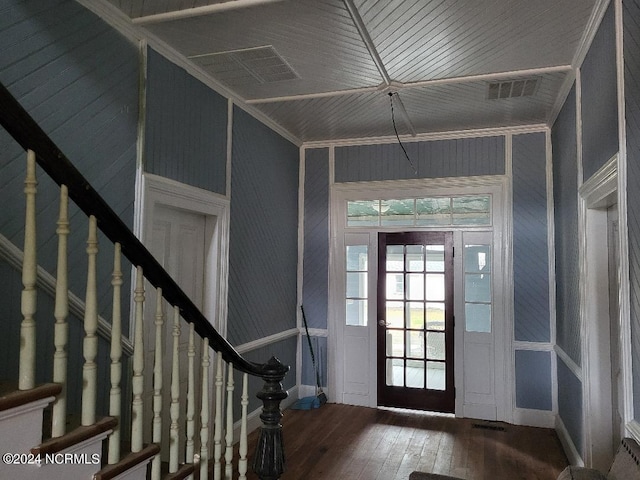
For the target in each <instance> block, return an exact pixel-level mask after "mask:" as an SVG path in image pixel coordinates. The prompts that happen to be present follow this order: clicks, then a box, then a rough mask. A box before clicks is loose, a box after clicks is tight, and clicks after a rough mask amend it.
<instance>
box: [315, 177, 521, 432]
mask: <svg viewBox="0 0 640 480" xmlns="http://www.w3.org/2000/svg"><path fill="white" fill-rule="evenodd" d="M509 186H510V179H509V177H508V176H506V175H495V176H478V177H455V178H454V177H452V178H433V179H429V178H427V179H410V180H389V181H371V182H349V183H339V184H332V185H331V187H330V226H329V229H330V232H329V234H330V252H329V309H328V322H327V330H328V338H329V345H328V368H327V371H328V379H327V380H328V385H329V391H330V392H331V400H332V401H336V402H338V403H342V401H343V400H342V399H343V395H344V372H343V363H344V352H343V343H342V342H343V334H342V333H343V328H344V325H343V319H344V312H343V310H344V305H343V303H344V279H343V276H344V272H343V271H342V268H343V266H344V245H345V234H357V235H366V234H369V235H371V234H374V236H375V239H374V240H373V241H370V242H369V249H370V253H369V255H370V258H372V259H377V233H378V232H382V231H386V232H396V231H401V230H408V229H410V230H415V231H422V230H423V231H429V230H440V231H442V230H451V231H453V232H454V244H455V245H456V246H458V247H461V246H462V245H461V239H462V235H461V232H462V231H486V230H487V227H486V226H485V227H463V228H455V227H454V228H451V226H446V227H444V226H439V227H398V228H387V227H350V228H348V229H347V228H346V202H347V200H367V199H376V198H383V199H384V198H388V199H390V198H410V197H420V196H424V195H425V192H429V193H428V195H434V196H438V195H442V196H447V195H449V196H451V195H465V194H469V195H471V194H485V193H487V194H491V195H492V196H493V198H494V213H493V215H494V222H493V225H492V227H491V228H492V231H493V245H494V247H493V248H494V254H495V255H500V256H501V262H500V265H501V271H500V272H496V273H497V277H496V282H497V284H496V285H499V288H498V291H497V292H496V293H497V295H496V297H495V299H494V300H495V304H496V306H497V307H498V308H499V309H500V310H501V319H502V320H501V322H502V323H500V324H499V325H496V333H497V336H496V343H495V345H496V348H495V356H496V365H499V367H498V368H499V370H500V372H497V374H498V376H499V378H500V379H501V380H502V381H500V380H499V379H496V382H495V385H496V410H497V418H498V420H502V421H507V422H511V421H512V419H513V407H514V403H513V402H514V399H513V398H514V395H515V379H514V374H515V373H514V359H513V321H509V320H508V319H507V317H509V318H511V317H512V315H511V312H512V311H513V291H512V288H511V287H510V285H511V283H510V279H511V278H512V276H513V274H512V258H511V257H512V249H511V240H510V239H511V235H510V233H508V232H510V228H511V225H512V218H511V217H512V208H511V205H512V201H511V197H510V188H509ZM456 239H457V240H458V243H456ZM460 258H461V256H460V255H456V257H455V258H454V268H455V275H456V277H459V275H460V274H459V269H460V265H461V263H460ZM374 263H375V262H374ZM370 274H371V275H373V276H375V277H376V278H377V265H374V264H370ZM498 277H499V278H498ZM455 281H456V282H458V279H457V278H456V280H455ZM369 288H370V290H371V289H373V290H375V286H373V287H372V286H371V285H370V286H369ZM456 303H457V302H456ZM458 308H459V307H458V306H457V305H454V311H457V310H458ZM373 310H375V309H373ZM372 315H373V316H372ZM374 315H375V311H373V312H372V309H369V319H368V320H369V321H368V328H369V359H370V360H369V363H370V365H371V367H370V369H369V371H370V375H369V382H370V388H369V396H368V399H369V400H368V406H370V407H376V406H377V388H376V385H377V383H375V382H377V374H376V373H375V372H374V371H373V370H375V358H376V357H375V353H376V341H375V339H376V327H375V325H376V321H375V320H376V319H375V318H374ZM458 318H462V317H461V316H460V315H458ZM454 342H455V344H454V367H455V370H454V377H455V386H456V390H457V392H458V395H457V398H456V407H455V414H456V415H457V416H463V415H464V399H463V394H462V393H461V392H462V391H463V385H464V371H463V365H464V363H463V360H464V359H463V348H464V335H463V333H462V328H457V329H456V331H455V336H454ZM498 362H500V363H499V364H498Z"/></svg>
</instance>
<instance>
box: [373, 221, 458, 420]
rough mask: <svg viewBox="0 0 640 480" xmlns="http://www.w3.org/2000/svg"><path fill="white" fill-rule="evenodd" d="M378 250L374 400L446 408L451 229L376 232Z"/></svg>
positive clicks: (449, 403)
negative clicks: (376, 394)
mask: <svg viewBox="0 0 640 480" xmlns="http://www.w3.org/2000/svg"><path fill="white" fill-rule="evenodd" d="M378 255H379V258H378V276H379V278H378V302H377V303H378V319H379V320H378V403H379V404H380V405H387V406H396V407H407V408H419V409H423V410H437V411H447V412H452V411H453V409H454V400H455V398H454V392H453V249H452V234H451V233H450V232H410V233H380V234H379V250H378Z"/></svg>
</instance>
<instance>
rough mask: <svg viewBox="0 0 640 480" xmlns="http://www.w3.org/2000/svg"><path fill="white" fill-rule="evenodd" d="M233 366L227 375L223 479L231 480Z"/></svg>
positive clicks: (230, 365) (231, 365) (230, 366)
mask: <svg viewBox="0 0 640 480" xmlns="http://www.w3.org/2000/svg"><path fill="white" fill-rule="evenodd" d="M233 390H234V382H233V364H231V363H230V364H229V370H228V373H227V405H226V406H227V412H226V413H227V426H226V435H225V447H226V450H225V454H224V478H225V480H231V479H232V477H233Z"/></svg>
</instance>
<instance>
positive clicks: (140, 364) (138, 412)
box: [131, 267, 144, 453]
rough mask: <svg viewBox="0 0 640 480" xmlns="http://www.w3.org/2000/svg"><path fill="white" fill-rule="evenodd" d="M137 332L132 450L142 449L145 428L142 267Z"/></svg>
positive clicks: (137, 293)
mask: <svg viewBox="0 0 640 480" xmlns="http://www.w3.org/2000/svg"><path fill="white" fill-rule="evenodd" d="M134 301H135V305H136V306H135V308H136V311H135V333H134V339H133V341H134V345H133V378H132V380H131V390H132V393H133V400H132V401H131V451H132V452H134V453H135V452H139V451H141V450H142V429H143V425H144V423H143V418H142V415H143V400H142V392H143V390H144V376H143V373H144V340H143V338H144V330H143V325H142V318H143V316H144V277H143V275H142V267H138V268H137V272H136V289H135V296H134Z"/></svg>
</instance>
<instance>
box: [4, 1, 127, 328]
mask: <svg viewBox="0 0 640 480" xmlns="http://www.w3.org/2000/svg"><path fill="white" fill-rule="evenodd" d="M0 9H1V10H2V11H3V12H6V13H5V14H4V15H2V19H1V20H0V44H1V45H2V46H3V47H2V55H1V56H0V81H1V82H2V83H3V84H4V85H5V86H6V87H7V88H8V89H9V90H10V91H11V93H12V94H13V95H14V96H15V97H16V98H17V99H18V100H19V101H20V103H21V104H22V106H23V107H24V108H25V109H26V110H27V111H28V112H29V113H30V114H31V115H32V116H33V117H34V119H35V120H36V121H37V122H38V123H39V124H40V126H41V127H42V128H43V129H44V131H45V132H46V133H48V134H49V135H50V136H51V138H52V139H53V141H54V142H55V143H56V144H57V145H58V147H59V148H60V149H61V150H62V151H63V152H64V153H65V155H66V156H67V157H69V159H70V160H71V161H72V162H73V163H74V164H75V165H76V167H77V168H78V169H79V170H80V172H81V173H82V174H83V175H84V176H85V177H86V178H87V179H88V180H89V182H90V183H92V185H93V186H94V188H95V189H96V190H97V191H98V192H99V193H100V194H101V195H102V196H103V197H104V198H105V200H106V201H107V203H108V204H109V205H110V206H111V207H112V208H113V209H114V210H115V211H116V213H118V214H119V215H120V216H121V217H122V218H123V220H124V221H125V223H126V224H127V225H129V226H131V225H132V224H133V201H134V182H135V161H136V140H137V122H138V76H139V68H138V65H139V59H138V49H137V46H135V45H133V44H131V43H130V42H128V41H127V40H125V39H124V38H123V37H121V36H120V35H119V34H118V33H116V32H115V31H113V30H112V29H111V28H110V27H108V26H107V24H106V23H104V22H103V21H102V20H101V19H99V18H98V17H96V16H95V15H93V14H92V13H90V12H88V11H87V10H85V9H84V8H83V7H81V6H80V5H78V4H77V3H76V2H74V1H71V0H67V1H57V2H40V1H37V0H31V1H29V0H26V1H20V0H3V2H2V5H1V6H0ZM0 152H1V153H0V178H2V179H3V181H2V188H0V202H1V204H2V205H14V204H15V202H16V199H20V200H19V203H18V205H16V207H14V208H4V209H2V211H0V232H2V234H3V235H5V236H6V237H8V238H9V239H10V240H11V241H12V242H13V243H14V244H16V245H17V246H18V247H19V248H22V247H23V234H22V229H23V224H24V213H23V212H24V206H23V204H24V200H22V199H23V198H24V194H23V192H22V190H23V184H22V181H23V178H24V168H25V164H26V162H25V158H26V156H25V154H24V152H23V151H22V150H21V149H20V148H19V147H18V146H17V145H16V144H15V142H14V141H13V140H12V139H11V138H10V137H9V136H8V135H7V134H6V133H5V132H4V130H2V131H1V132H0ZM38 173H39V178H38V180H39V182H40V183H39V185H38V199H37V202H38V203H37V204H38V214H37V228H38V252H39V262H40V264H41V265H42V266H43V267H44V268H45V269H46V270H47V271H49V272H50V273H52V274H55V268H56V267H55V259H56V255H57V253H56V252H57V239H56V236H55V228H56V225H55V219H57V216H58V204H59V193H58V192H59V189H58V187H57V186H55V185H54V184H53V182H51V181H50V180H49V179H48V178H47V177H45V176H44V174H42V172H41V171H39V172H38ZM70 221H71V227H70V228H71V235H70V237H69V274H70V277H71V279H72V280H71V282H70V288H71V290H72V291H73V292H74V293H75V294H76V295H78V296H79V297H80V298H84V290H85V282H86V264H87V262H86V253H85V249H86V236H87V231H88V221H87V218H86V217H85V215H84V214H83V213H81V212H80V211H79V210H78V209H77V208H76V207H75V205H72V206H71V207H70ZM100 245H101V247H102V251H101V254H100V255H99V258H98V275H99V281H100V282H101V284H106V285H109V282H110V275H111V269H112V265H113V260H112V247H111V246H110V242H108V241H106V239H105V238H104V237H102V236H101V237H100ZM125 268H128V265H125ZM126 282H127V284H128V278H127V279H126ZM109 296H110V292H109V289H103V290H101V291H100V298H99V300H100V305H101V307H102V308H101V311H100V313H101V314H102V315H104V316H110V310H109V308H108V307H107V306H108V304H109V301H108V299H109V298H110V297H109ZM123 303H124V304H125V305H126V306H127V308H128V300H127V298H125V300H124V302H123Z"/></svg>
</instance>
